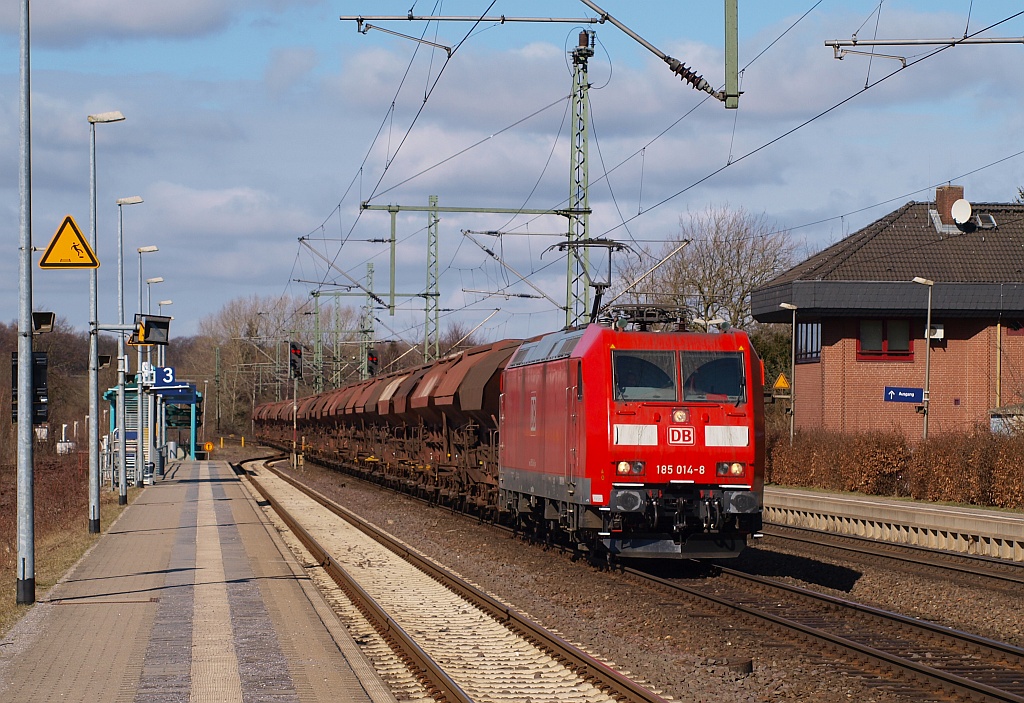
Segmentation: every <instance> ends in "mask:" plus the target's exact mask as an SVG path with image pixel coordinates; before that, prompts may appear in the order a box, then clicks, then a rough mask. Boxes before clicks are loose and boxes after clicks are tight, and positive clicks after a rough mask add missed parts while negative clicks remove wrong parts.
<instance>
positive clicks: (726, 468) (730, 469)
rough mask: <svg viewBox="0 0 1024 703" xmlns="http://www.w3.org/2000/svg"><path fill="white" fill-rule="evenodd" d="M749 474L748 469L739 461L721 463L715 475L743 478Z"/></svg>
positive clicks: (716, 466)
mask: <svg viewBox="0 0 1024 703" xmlns="http://www.w3.org/2000/svg"><path fill="white" fill-rule="evenodd" d="M746 472H747V467H746V466H745V465H744V464H743V463H742V462H739V461H732V462H729V461H720V462H718V463H717V464H716V465H715V474H716V475H718V476H742V475H743V474H745V473H746Z"/></svg>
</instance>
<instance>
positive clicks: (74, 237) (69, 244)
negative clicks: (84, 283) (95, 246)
mask: <svg viewBox="0 0 1024 703" xmlns="http://www.w3.org/2000/svg"><path fill="white" fill-rule="evenodd" d="M99 266H100V261H99V259H97V258H96V255H95V254H94V253H93V251H92V247H90V246H89V242H87V241H85V237H83V236H82V231H81V230H80V229H78V225H77V224H75V218H73V217H72V216H71V215H68V216H67V217H65V218H64V222H63V224H61V226H60V227H58V228H57V233H56V234H54V235H53V239H52V240H51V241H50V246H48V247H46V252H45V253H43V258H42V259H40V260H39V268H41V269H95V268H99Z"/></svg>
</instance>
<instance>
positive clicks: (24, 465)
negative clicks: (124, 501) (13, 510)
mask: <svg viewBox="0 0 1024 703" xmlns="http://www.w3.org/2000/svg"><path fill="white" fill-rule="evenodd" d="M28 3H29V0H22V3H21V30H20V32H21V39H20V43H21V61H20V64H21V66H20V74H21V78H20V101H19V102H20V105H21V106H20V109H19V117H18V123H19V124H18V127H19V132H20V134H21V139H20V146H19V152H20V154H19V162H20V168H19V171H18V191H19V195H20V196H21V197H20V201H21V204H20V208H19V209H20V215H19V225H18V231H19V240H20V241H19V243H20V250H21V251H20V254H21V256H20V257H19V262H20V263H19V265H18V269H19V272H18V278H19V294H18V396H19V403H18V565H17V574H18V577H17V588H16V591H17V596H16V597H17V603H18V604H24V605H28V604H32V603H35V602H36V555H35V552H36V549H35V531H34V530H35V528H34V525H35V500H34V495H33V493H32V481H33V474H34V470H33V457H32V404H33V402H34V398H33V395H32V153H31V119H30V114H31V107H30V90H29V21H28V17H29V15H28Z"/></svg>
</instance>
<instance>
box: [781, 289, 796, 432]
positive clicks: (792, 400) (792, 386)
mask: <svg viewBox="0 0 1024 703" xmlns="http://www.w3.org/2000/svg"><path fill="white" fill-rule="evenodd" d="M779 307H780V308H783V309H785V310H792V311H793V331H792V335H791V336H792V341H791V343H790V355H789V375H790V379H789V446H791V447H792V446H793V434H794V432H795V430H796V310H797V306H796V305H793V303H779Z"/></svg>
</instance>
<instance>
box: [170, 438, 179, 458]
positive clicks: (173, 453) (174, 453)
mask: <svg viewBox="0 0 1024 703" xmlns="http://www.w3.org/2000/svg"><path fill="white" fill-rule="evenodd" d="M167 458H168V459H180V458H181V457H180V456H178V443H177V442H168V443H167Z"/></svg>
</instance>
